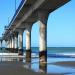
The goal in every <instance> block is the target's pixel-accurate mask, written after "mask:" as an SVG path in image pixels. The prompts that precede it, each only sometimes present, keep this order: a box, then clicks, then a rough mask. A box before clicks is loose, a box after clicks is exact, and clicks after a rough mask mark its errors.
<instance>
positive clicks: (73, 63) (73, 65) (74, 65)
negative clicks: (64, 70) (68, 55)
mask: <svg viewBox="0 0 75 75" xmlns="http://www.w3.org/2000/svg"><path fill="white" fill-rule="evenodd" d="M53 64H55V65H59V66H63V67H71V68H75V61H62V62H56V63H53Z"/></svg>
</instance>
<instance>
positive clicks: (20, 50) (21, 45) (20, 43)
mask: <svg viewBox="0 0 75 75" xmlns="http://www.w3.org/2000/svg"><path fill="white" fill-rule="evenodd" d="M23 31H24V30H19V50H18V53H19V55H23Z"/></svg>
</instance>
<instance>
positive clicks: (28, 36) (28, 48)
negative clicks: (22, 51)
mask: <svg viewBox="0 0 75 75" xmlns="http://www.w3.org/2000/svg"><path fill="white" fill-rule="evenodd" d="M31 27H32V26H31V25H30V26H29V27H27V28H26V62H30V61H31Z"/></svg>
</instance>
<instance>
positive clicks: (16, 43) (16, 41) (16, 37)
mask: <svg viewBox="0 0 75 75" xmlns="http://www.w3.org/2000/svg"><path fill="white" fill-rule="evenodd" d="M14 40H15V42H14V44H15V48H14V49H15V52H18V33H17V32H15V34H14Z"/></svg>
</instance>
